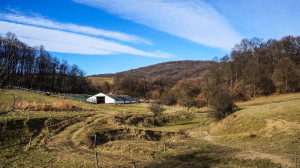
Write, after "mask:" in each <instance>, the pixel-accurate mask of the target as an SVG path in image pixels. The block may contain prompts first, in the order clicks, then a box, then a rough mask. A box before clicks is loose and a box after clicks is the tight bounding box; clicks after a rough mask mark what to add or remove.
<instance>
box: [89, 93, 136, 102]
mask: <svg viewBox="0 0 300 168" xmlns="http://www.w3.org/2000/svg"><path fill="white" fill-rule="evenodd" d="M86 101H87V102H90V103H95V104H102V103H114V104H130V103H136V100H135V99H134V98H132V97H130V96H127V95H116V94H111V93H110V94H104V93H99V94H96V95H94V96H92V97H89V98H88V99H86Z"/></svg>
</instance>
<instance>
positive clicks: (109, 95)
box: [106, 94, 135, 101]
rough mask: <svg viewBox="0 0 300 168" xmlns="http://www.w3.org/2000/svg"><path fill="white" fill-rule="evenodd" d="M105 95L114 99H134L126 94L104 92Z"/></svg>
mask: <svg viewBox="0 0 300 168" xmlns="http://www.w3.org/2000/svg"><path fill="white" fill-rule="evenodd" d="M106 96H108V97H110V98H112V99H114V100H116V101H135V99H133V98H132V97H130V96H127V95H115V94H106Z"/></svg>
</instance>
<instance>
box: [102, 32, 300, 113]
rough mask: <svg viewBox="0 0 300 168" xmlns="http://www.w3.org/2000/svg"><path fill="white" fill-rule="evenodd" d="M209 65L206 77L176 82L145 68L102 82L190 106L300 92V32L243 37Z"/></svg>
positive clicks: (109, 87) (126, 91) (110, 87)
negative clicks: (148, 73)
mask: <svg viewBox="0 0 300 168" xmlns="http://www.w3.org/2000/svg"><path fill="white" fill-rule="evenodd" d="M186 68H189V67H186ZM206 68H207V69H208V71H207V72H206V73H205V74H204V75H202V76H201V77H198V78H187V79H183V80H180V81H179V82H176V83H174V82H173V81H170V80H168V79H167V78H152V79H148V78H145V77H144V75H142V74H136V75H126V74H120V75H118V74H116V75H115V76H114V83H113V84H112V85H109V84H108V83H106V84H105V85H104V86H102V87H101V88H102V90H103V91H106V92H116V93H121V94H128V95H131V96H134V97H141V98H150V97H151V98H152V99H157V100H160V101H161V102H163V103H164V104H167V105H174V104H179V105H183V106H186V107H188V108H190V107H192V106H198V107H202V106H209V105H213V104H214V103H216V98H217V97H223V98H224V97H228V98H230V99H232V100H233V101H244V100H249V99H251V98H253V97H257V96H265V95H270V94H274V93H292V92H298V91H300V37H299V36H298V37H293V36H286V37H283V38H282V39H280V40H275V39H270V40H267V41H263V40H262V39H259V38H252V39H243V40H242V41H241V42H240V43H238V44H236V45H235V46H234V48H233V49H232V51H231V53H230V55H225V56H223V57H221V58H219V59H218V58H215V59H214V60H213V61H211V62H210V63H209V64H208V65H207V66H206Z"/></svg>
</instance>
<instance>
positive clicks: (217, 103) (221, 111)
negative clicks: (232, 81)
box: [211, 90, 236, 120]
mask: <svg viewBox="0 0 300 168" xmlns="http://www.w3.org/2000/svg"><path fill="white" fill-rule="evenodd" d="M211 105H212V106H213V107H214V109H216V111H217V112H216V113H215V115H214V118H215V119H216V120H221V119H223V118H225V117H226V116H227V115H229V114H231V113H233V112H234V108H235V107H236V105H235V104H234V103H233V99H232V97H231V95H230V94H229V93H228V91H227V90H220V91H219V92H217V93H216V94H215V96H214V97H213V100H212V102H211Z"/></svg>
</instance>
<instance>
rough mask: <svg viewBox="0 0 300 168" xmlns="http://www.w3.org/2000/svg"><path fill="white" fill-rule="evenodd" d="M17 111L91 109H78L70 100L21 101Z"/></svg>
mask: <svg viewBox="0 0 300 168" xmlns="http://www.w3.org/2000/svg"><path fill="white" fill-rule="evenodd" d="M7 108H8V109H12V108H13V105H8V106H7ZM14 108H15V109H20V110H30V111H90V110H91V109H87V108H81V107H76V106H74V105H73V104H72V102H71V101H69V100H57V101H54V102H52V103H51V104H49V103H43V102H39V103H37V102H28V101H20V102H18V103H16V105H15V107H14Z"/></svg>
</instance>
